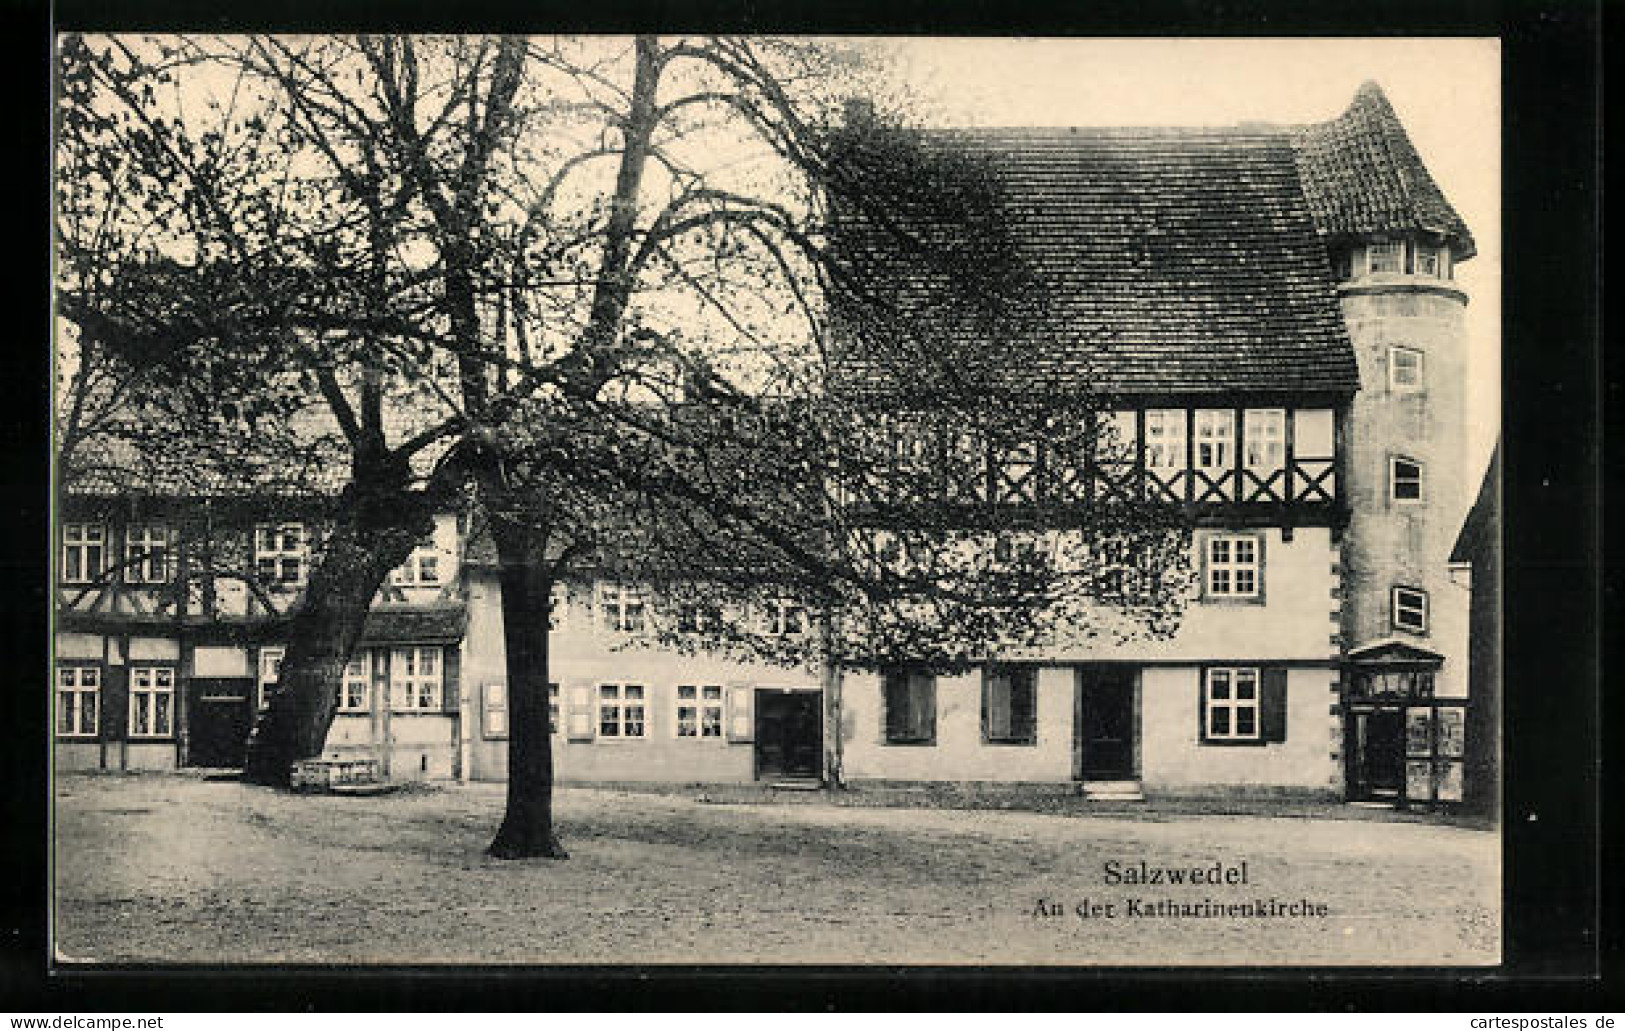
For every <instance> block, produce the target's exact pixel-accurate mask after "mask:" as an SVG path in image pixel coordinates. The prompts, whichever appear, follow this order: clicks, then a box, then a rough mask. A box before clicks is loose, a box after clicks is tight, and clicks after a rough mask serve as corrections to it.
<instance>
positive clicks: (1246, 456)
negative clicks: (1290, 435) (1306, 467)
mask: <svg viewBox="0 0 1625 1031" xmlns="http://www.w3.org/2000/svg"><path fill="white" fill-rule="evenodd" d="M1241 422H1242V439H1243V440H1244V441H1245V444H1244V445H1243V447H1242V467H1243V468H1245V469H1246V470H1247V471H1248V472H1251V473H1253V474H1254V475H1255V476H1258V477H1259V479H1261V480H1265V481H1268V479H1269V475H1270V474H1273V473H1277V472H1280V471H1282V470H1283V469H1285V468H1286V439H1287V432H1286V424H1287V410H1286V409H1285V408H1244V409H1242V413H1241ZM1265 426H1273V427H1274V428H1275V431H1276V432H1275V434H1274V435H1273V436H1271V435H1270V434H1268V433H1264V432H1263V427H1265ZM1255 450H1258V451H1259V453H1260V454H1265V455H1267V454H1269V453H1272V452H1273V454H1274V455H1275V461H1274V462H1273V463H1271V462H1268V461H1254V452H1255Z"/></svg>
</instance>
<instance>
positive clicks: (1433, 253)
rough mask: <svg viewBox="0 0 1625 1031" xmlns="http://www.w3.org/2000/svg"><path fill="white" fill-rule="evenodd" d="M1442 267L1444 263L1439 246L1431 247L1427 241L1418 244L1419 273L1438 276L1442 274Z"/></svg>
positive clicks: (1417, 262) (1417, 263)
mask: <svg viewBox="0 0 1625 1031" xmlns="http://www.w3.org/2000/svg"><path fill="white" fill-rule="evenodd" d="M1442 269H1443V263H1442V262H1440V260H1439V248H1437V247H1430V246H1428V245H1427V244H1425V243H1419V244H1417V245H1416V274H1417V275H1419V276H1432V277H1434V278H1438V277H1439V276H1440V275H1441V274H1442V272H1441V270H1442Z"/></svg>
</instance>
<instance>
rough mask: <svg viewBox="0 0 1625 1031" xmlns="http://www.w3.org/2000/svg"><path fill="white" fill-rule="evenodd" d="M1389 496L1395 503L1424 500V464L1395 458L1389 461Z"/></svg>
mask: <svg viewBox="0 0 1625 1031" xmlns="http://www.w3.org/2000/svg"><path fill="white" fill-rule="evenodd" d="M1388 496H1389V497H1390V498H1392V499H1393V500H1395V501H1421V500H1422V463H1421V462H1414V461H1412V460H1411V459H1409V458H1400V457H1398V456H1395V457H1393V458H1390V459H1389V460H1388Z"/></svg>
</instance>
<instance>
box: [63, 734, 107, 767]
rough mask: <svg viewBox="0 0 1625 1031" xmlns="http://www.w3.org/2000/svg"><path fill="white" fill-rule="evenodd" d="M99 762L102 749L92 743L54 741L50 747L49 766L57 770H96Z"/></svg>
mask: <svg viewBox="0 0 1625 1031" xmlns="http://www.w3.org/2000/svg"><path fill="white" fill-rule="evenodd" d="M101 760H102V747H101V745H99V744H96V743H95V742H93V741H92V742H86V741H56V742H53V743H52V745H51V765H52V766H53V768H55V769H58V770H97V769H100V768H101V764H102V761H101Z"/></svg>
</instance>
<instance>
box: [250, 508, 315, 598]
mask: <svg viewBox="0 0 1625 1031" xmlns="http://www.w3.org/2000/svg"><path fill="white" fill-rule="evenodd" d="M305 544H306V540H305V527H304V524H302V523H261V524H259V525H258V526H256V527H254V574H255V575H256V576H258V577H259V578H260V580H261V582H263V583H266V584H270V585H279V586H288V587H292V586H297V585H299V584H302V583H304V582H305V558H306V547H305Z"/></svg>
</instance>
